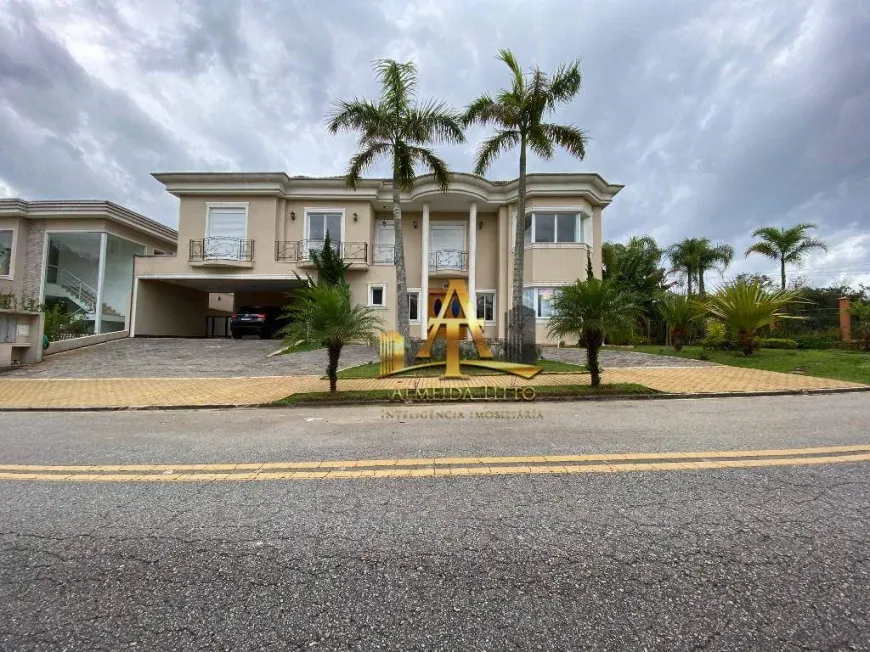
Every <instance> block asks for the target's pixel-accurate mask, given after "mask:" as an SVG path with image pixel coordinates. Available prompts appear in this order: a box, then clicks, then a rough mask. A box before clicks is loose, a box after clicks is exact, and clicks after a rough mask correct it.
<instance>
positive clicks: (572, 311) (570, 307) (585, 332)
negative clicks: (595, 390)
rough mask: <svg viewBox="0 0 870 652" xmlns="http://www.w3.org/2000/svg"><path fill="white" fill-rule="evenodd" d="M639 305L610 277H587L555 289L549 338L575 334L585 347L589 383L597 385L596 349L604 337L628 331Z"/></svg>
mask: <svg viewBox="0 0 870 652" xmlns="http://www.w3.org/2000/svg"><path fill="white" fill-rule="evenodd" d="M639 311H640V306H639V305H638V303H637V297H636V296H635V295H634V293H633V292H630V291H628V290H626V289H625V288H623V287H622V286H620V285H619V284H617V283H615V282H614V281H612V280H602V279H600V278H589V279H587V280H585V281H577V282H576V283H575V284H574V285H567V286H565V287H562V288H559V291H558V292H557V293H556V295H555V296H554V297H553V313H552V315H551V316H550V321H549V334H550V336H551V337H556V338H559V337H565V336H568V335H576V336H578V337H579V339H580V341H581V342H583V343H584V345H585V346H586V362H587V364H588V366H589V374H590V376H591V377H592V386H593V387H598V386H599V385H600V384H601V367H600V366H599V365H598V351H599V350H600V349H601V345H602V344H604V340H605V339H606V338H607V337H608V336H609V335H613V334H615V333H624V332H626V331H630V330H632V329H633V328H634V327H635V325H636V324H637V316H638V314H639Z"/></svg>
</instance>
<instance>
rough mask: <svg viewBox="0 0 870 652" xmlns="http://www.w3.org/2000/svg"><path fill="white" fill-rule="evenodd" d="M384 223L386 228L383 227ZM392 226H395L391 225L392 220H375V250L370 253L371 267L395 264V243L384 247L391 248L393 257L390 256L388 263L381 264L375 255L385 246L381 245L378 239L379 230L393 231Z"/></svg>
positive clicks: (379, 238)
mask: <svg viewBox="0 0 870 652" xmlns="http://www.w3.org/2000/svg"><path fill="white" fill-rule="evenodd" d="M384 222H386V226H384ZM394 226H395V225H394V224H393V219H392V218H390V219H388V220H387V219H380V220H375V248H374V251H373V252H372V265H395V264H396V245H395V241H394V243H393V244H392V245H386V246H391V247H393V256H392V258H391V260H390V262H387V263H383V262H381V261H380V260H378V253H377V252H378V248H379V247H383V246H385V245H383V244H382V243H381V237H380V233H381V230H382V229H393V228H394Z"/></svg>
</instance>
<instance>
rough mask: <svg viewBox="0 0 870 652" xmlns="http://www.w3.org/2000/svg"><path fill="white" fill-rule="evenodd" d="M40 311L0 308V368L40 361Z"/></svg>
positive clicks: (41, 323)
mask: <svg viewBox="0 0 870 652" xmlns="http://www.w3.org/2000/svg"><path fill="white" fill-rule="evenodd" d="M44 325H45V315H43V314H42V313H41V312H24V311H21V310H8V309H0V369H5V368H7V367H13V366H17V365H21V364H33V363H35V362H40V361H42V331H43V328H44Z"/></svg>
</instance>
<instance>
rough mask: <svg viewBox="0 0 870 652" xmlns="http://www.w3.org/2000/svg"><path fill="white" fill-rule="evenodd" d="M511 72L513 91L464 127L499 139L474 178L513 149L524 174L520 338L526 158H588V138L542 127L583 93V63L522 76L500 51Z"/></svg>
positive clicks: (480, 156)
mask: <svg viewBox="0 0 870 652" xmlns="http://www.w3.org/2000/svg"><path fill="white" fill-rule="evenodd" d="M496 58H498V59H499V60H500V61H503V62H504V63H505V64H506V65H507V67H508V68H509V69H510V72H511V74H512V75H513V78H512V80H511V87H510V89H503V90H501V91H500V92H499V94H498V95H497V96H496V97H495V98H493V97H492V96H490V95H489V94H483V95H481V96H480V97H478V98H477V99H476V100H474V101H473V102H472V103H471V104H470V105H469V106H468V108H467V110H466V112H465V117H464V122H465V124H466V125H470V124H472V123H480V124H482V125H493V126H494V127H495V129H496V133H495V135H493V136H491V137H490V138H488V139H486V140H485V141H483V143H481V145H480V147H479V148H478V150H477V160H476V163H475V166H474V172H475V173H476V174H480V175H482V174H484V173H485V172H486V170H487V168H489V166H490V165H491V164H492V162H493V161H494V160H495V159H496V158H497V157H498V155H499V154H501V153H503V152H505V151H507V150H509V149H511V148H513V147H519V150H520V163H519V165H520V171H519V181H518V188H517V224H516V236H515V239H514V242H515V243H516V247H515V248H514V278H513V288H512V298H511V303H512V306H513V314H514V315H516V316H517V317H516V319H514V320H513V321H514V323H513V324H509V325H508V326H509V328H511V329H513V331H514V332H515V333H521V332H522V328H523V325H522V319H523V317H522V315H523V310H522V306H523V262H524V258H525V257H524V253H523V234H524V231H525V216H526V156H527V153H528V149H529V148H531V150H532V151H533V152H534V153H535V154H537V155H538V156H540V157H541V158H543V159H546V160H549V159H551V158H553V151H554V149H555V146H556V145H558V146H559V147H562V148H563V149H565V150H566V151H568V152H569V153H570V154H572V155H573V156H576V157H577V158H579V159H582V158H583V157H584V156H586V135H585V134H584V133H583V131H582V130H581V129H579V128H578V127H576V126H574V125H559V124H553V123H549V122H544V118H545V116H547V115H549V114H551V113H553V111H555V109H556V106H557V105H559V104H564V103H567V102H569V101H570V100H571V99H572V98H573V97H574V96H575V95H576V94H577V93H578V91H579V90H580V83H581V75H580V61H579V60H576V61H573V62H572V63H570V64H566V65H562V66H560V67H559V68H558V69H557V70H556V72H554V73H553V75H552V76H550V75H547V74H546V73H544V72H543V71H541V69H540V68H538V67H535V68H533V69H531V70H530V71H529V73H528V74H524V73H523V71H522V69H521V68H520V65H519V63H517V60H516V58H515V57H514V55H513V53H512V52H511V51H510V50H499V53H498V56H497V57H496Z"/></svg>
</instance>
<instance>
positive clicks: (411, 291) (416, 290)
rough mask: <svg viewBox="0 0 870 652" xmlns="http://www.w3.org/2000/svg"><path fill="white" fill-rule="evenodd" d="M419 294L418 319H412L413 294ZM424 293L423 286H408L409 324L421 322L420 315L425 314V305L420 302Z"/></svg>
mask: <svg viewBox="0 0 870 652" xmlns="http://www.w3.org/2000/svg"><path fill="white" fill-rule="evenodd" d="M412 294H416V295H417V319H411V295H412ZM422 295H423V290H422V289H421V288H408V323H409V324H419V323H420V316H421V315H422V314H423V306H422V304H421V303H420V298H421V297H422Z"/></svg>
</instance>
